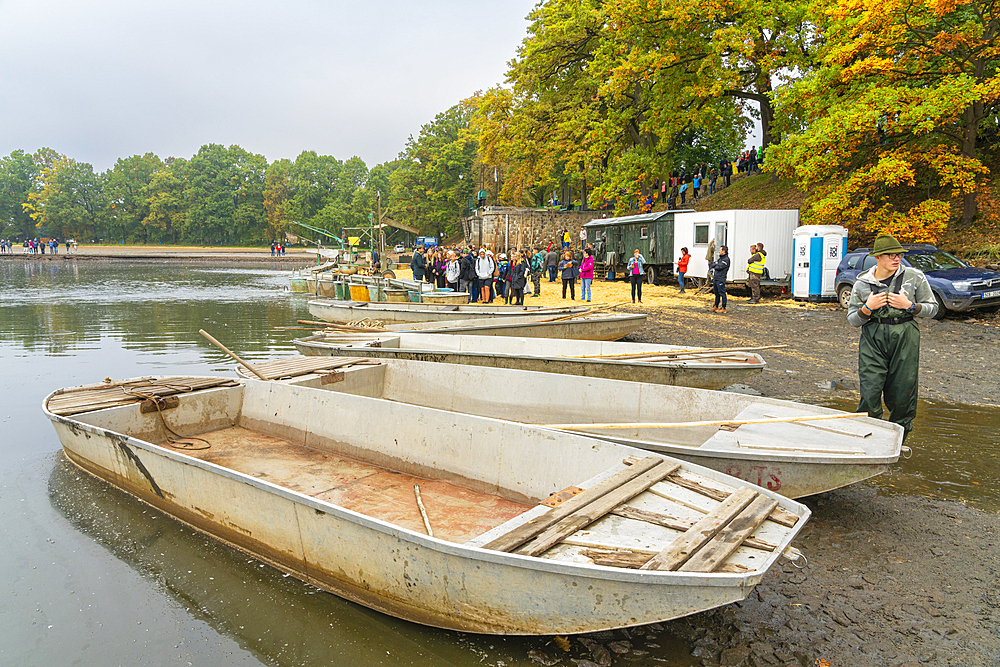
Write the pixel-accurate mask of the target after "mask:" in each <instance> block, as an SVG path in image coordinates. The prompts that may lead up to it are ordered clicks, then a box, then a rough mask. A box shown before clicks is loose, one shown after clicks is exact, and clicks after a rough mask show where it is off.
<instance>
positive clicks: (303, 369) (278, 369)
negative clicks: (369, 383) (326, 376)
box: [253, 356, 380, 380]
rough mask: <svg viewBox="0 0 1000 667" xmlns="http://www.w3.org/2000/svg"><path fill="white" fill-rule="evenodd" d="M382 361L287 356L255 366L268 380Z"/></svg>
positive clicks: (354, 358)
mask: <svg viewBox="0 0 1000 667" xmlns="http://www.w3.org/2000/svg"><path fill="white" fill-rule="evenodd" d="M378 363H380V362H379V361H378V360H376V359H368V358H359V357H302V356H298V357H287V358H285V359H272V360H270V361H265V362H262V363H259V364H254V366H253V367H254V368H255V369H256V370H257V372H258V373H260V374H261V375H262V376H264V379H267V380H281V379H285V378H293V377H298V376H300V375H308V374H309V373H319V372H322V371H332V370H335V369H337V368H343V367H346V366H354V365H357V366H364V365H374V364H378Z"/></svg>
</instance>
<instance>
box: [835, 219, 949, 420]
mask: <svg viewBox="0 0 1000 667" xmlns="http://www.w3.org/2000/svg"><path fill="white" fill-rule="evenodd" d="M905 252H906V250H905V249H904V248H903V246H901V245H899V241H897V240H896V239H895V238H893V237H892V236H889V235H888V234H883V235H881V236H879V237H878V238H877V239H875V245H874V246H873V247H872V251H871V252H870V253H869V254H870V255H871V256H872V257H875V258H876V261H877V262H878V263H877V264H876V265H875V266H873V267H872V268H871V269H869V270H867V271H865V272H864V273H862V274H861V275H860V276H858V280H857V282H856V283H854V289H853V290H852V291H851V303H850V305H849V306H848V307H847V321H848V322H849V323H850V324H851V325H852V326H856V327H861V340H860V342H859V343H858V378H859V380H860V383H861V401H860V402H859V403H858V412H867V413H868V416H869V417H875V418H876V419H878V418H881V417H882V397H883V395H884V396H885V405H886V407H888V408H889V421H893V422H895V423H897V424H899V425H900V426H902V427H903V437H904V439H905V437H906V436H907V435H909V433H910V431H911V430H912V429H913V418H914V417H916V416H917V372H918V367H919V365H920V329H918V328H917V324H916V322H914V321H913V318H914V317H933V316H934V313H936V312H937V309H938V305H937V300H936V299H935V298H934V293H933V292H931V286H930V285H929V284H928V283H927V278H926V277H925V276H924V274H923V273H922V272H920V271H919V270H917V269H914V268H912V267H909V266H902V259H903V254H904V253H905Z"/></svg>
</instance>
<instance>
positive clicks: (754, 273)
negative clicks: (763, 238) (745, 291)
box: [747, 244, 767, 304]
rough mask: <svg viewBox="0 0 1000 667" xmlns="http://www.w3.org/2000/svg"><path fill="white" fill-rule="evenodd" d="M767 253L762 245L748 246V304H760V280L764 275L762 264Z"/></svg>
mask: <svg viewBox="0 0 1000 667" xmlns="http://www.w3.org/2000/svg"><path fill="white" fill-rule="evenodd" d="M766 259H767V253H765V252H764V246H763V244H760V245H752V246H750V259H748V260H747V284H748V285H750V299H749V301H750V303H753V304H757V303H760V279H761V278H762V277H763V275H764V262H765V260H766Z"/></svg>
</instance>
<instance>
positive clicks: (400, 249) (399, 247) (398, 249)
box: [393, 243, 406, 252]
mask: <svg viewBox="0 0 1000 667" xmlns="http://www.w3.org/2000/svg"><path fill="white" fill-rule="evenodd" d="M393 250H395V251H396V252H406V246H405V245H403V244H402V243H397V244H396V247H395V248H393Z"/></svg>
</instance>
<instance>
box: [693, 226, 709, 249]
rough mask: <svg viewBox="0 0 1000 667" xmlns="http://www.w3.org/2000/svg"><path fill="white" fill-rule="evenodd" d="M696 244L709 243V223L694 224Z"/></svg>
mask: <svg viewBox="0 0 1000 667" xmlns="http://www.w3.org/2000/svg"><path fill="white" fill-rule="evenodd" d="M694 244H695V245H708V225H695V226H694Z"/></svg>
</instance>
